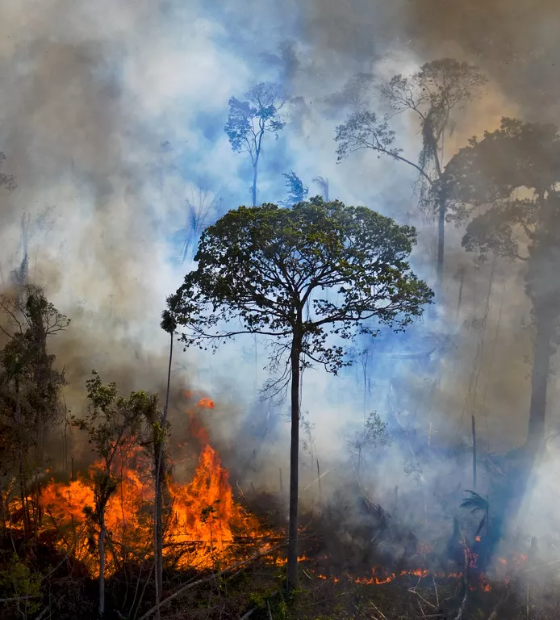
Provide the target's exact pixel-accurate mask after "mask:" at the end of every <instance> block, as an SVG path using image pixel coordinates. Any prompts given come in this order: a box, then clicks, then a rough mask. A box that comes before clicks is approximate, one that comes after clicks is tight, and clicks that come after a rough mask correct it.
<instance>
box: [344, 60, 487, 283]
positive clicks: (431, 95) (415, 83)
mask: <svg viewBox="0 0 560 620" xmlns="http://www.w3.org/2000/svg"><path fill="white" fill-rule="evenodd" d="M484 82H485V78H484V76H483V75H482V74H481V73H480V71H479V70H478V68H477V67H475V66H473V65H469V64H467V63H460V62H457V61H455V60H452V59H450V58H444V59H442V60H436V61H433V62H429V63H426V64H424V65H423V66H422V67H421V68H420V70H419V71H418V72H417V73H415V74H413V75H412V76H410V77H404V76H402V75H400V74H399V75H395V76H394V77H393V78H392V79H391V80H390V81H389V83H388V84H386V85H385V86H384V87H383V88H382V93H383V95H384V97H385V99H386V101H387V103H388V104H389V107H390V109H391V113H390V114H389V115H387V117H385V118H384V119H381V118H380V117H379V116H378V115H377V114H376V113H375V112H371V111H368V110H367V109H366V108H365V106H360V108H359V109H358V110H356V111H355V112H353V113H351V114H350V116H349V118H348V120H347V121H346V122H345V123H344V124H342V125H339V126H338V127H337V128H336V137H335V140H336V141H337V142H338V149H337V155H338V161H342V160H343V159H345V158H346V157H347V156H348V155H349V154H350V153H353V152H354V151H358V150H362V149H371V150H373V151H376V152H377V153H381V154H383V155H387V156H389V157H391V158H392V159H394V160H395V161H399V162H402V163H405V164H407V165H408V166H411V167H412V168H414V169H415V170H416V172H417V173H418V175H419V176H418V184H419V192H420V204H421V206H423V207H429V208H431V209H434V211H435V213H436V215H437V221H438V250H437V264H436V269H437V282H438V289H440V290H441V286H442V282H443V272H444V253H445V216H446V213H447V197H446V195H445V193H444V192H443V191H442V186H441V185H439V184H438V183H437V181H438V180H440V179H441V178H442V175H443V173H444V169H445V160H444V139H445V135H446V133H448V132H450V131H451V130H452V128H453V124H452V113H453V112H454V111H455V110H456V109H458V108H460V107H461V106H463V105H465V104H466V103H467V102H469V101H470V100H472V99H473V97H474V96H475V95H476V94H477V92H478V90H479V89H480V87H481V86H482V85H483V84H484ZM404 112H407V113H410V114H413V115H414V116H415V117H416V120H417V122H418V125H419V129H420V132H421V135H422V149H421V151H420V153H419V155H418V157H417V160H416V161H414V160H413V159H412V158H408V157H405V156H404V155H403V154H402V153H403V150H402V149H401V148H399V147H398V146H396V145H395V138H396V134H395V131H394V130H392V129H391V128H390V125H389V121H390V119H391V118H392V117H393V116H395V115H397V114H402V113H404Z"/></svg>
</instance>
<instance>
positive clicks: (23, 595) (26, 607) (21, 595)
mask: <svg viewBox="0 0 560 620" xmlns="http://www.w3.org/2000/svg"><path fill="white" fill-rule="evenodd" d="M42 581H43V576H42V575H41V573H38V572H32V571H31V569H30V568H29V566H27V564H24V563H23V562H22V561H21V560H20V559H19V557H18V556H17V555H16V554H15V553H14V554H13V556H12V560H11V562H10V563H9V564H8V565H7V568H6V569H4V570H2V571H0V589H1V591H2V594H3V596H4V597H5V598H17V599H19V600H16V601H12V602H9V603H3V604H4V605H8V606H10V607H12V608H13V610H14V612H15V613H16V614H17V615H18V616H19V617H21V618H28V617H30V616H32V615H33V614H35V613H37V612H38V611H39V609H40V608H41V582H42Z"/></svg>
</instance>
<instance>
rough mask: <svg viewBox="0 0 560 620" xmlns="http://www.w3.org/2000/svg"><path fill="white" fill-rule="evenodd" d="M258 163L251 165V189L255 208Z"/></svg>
mask: <svg viewBox="0 0 560 620" xmlns="http://www.w3.org/2000/svg"><path fill="white" fill-rule="evenodd" d="M258 168H259V162H258V160H257V161H255V163H254V164H253V187H252V188H251V193H252V198H253V207H256V206H257V174H258Z"/></svg>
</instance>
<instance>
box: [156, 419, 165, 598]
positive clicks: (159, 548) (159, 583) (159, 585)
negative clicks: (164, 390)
mask: <svg viewBox="0 0 560 620" xmlns="http://www.w3.org/2000/svg"><path fill="white" fill-rule="evenodd" d="M159 432H160V429H158V428H157V427H156V429H155V430H154V434H158V435H159ZM162 443H163V440H162V439H160V438H159V437H158V438H154V456H155V459H154V460H155V463H154V464H155V470H156V480H155V496H156V497H155V515H154V516H155V519H154V564H155V585H156V605H159V602H160V601H161V595H162V589H163V518H162V512H163V510H162V504H163V501H162V499H163V497H162V495H163V494H162V488H161V486H162V485H161V478H160V475H159V472H160V468H161V457H162V453H163V450H162V449H161V444H162Z"/></svg>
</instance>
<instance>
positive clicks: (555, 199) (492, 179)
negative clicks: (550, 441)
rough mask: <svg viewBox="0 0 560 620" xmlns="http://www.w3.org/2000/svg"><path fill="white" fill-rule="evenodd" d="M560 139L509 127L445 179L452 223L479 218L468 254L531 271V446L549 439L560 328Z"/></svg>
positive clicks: (547, 130)
mask: <svg viewBox="0 0 560 620" xmlns="http://www.w3.org/2000/svg"><path fill="white" fill-rule="evenodd" d="M559 182H560V136H559V135H558V132H557V129H556V127H555V126H553V125H544V124H531V123H523V122H522V121H520V120H517V119H509V118H504V119H502V122H501V125H500V128H499V129H497V130H496V131H493V132H485V134H484V136H483V138H482V139H481V140H478V139H476V138H473V139H472V140H470V142H469V146H467V147H465V148H463V149H461V150H460V151H459V153H457V155H455V157H454V158H453V159H452V160H451V161H450V162H449V164H448V166H447V169H446V172H445V175H444V176H443V177H442V179H441V185H442V187H443V191H444V192H445V193H446V195H447V196H448V199H449V206H450V209H451V213H450V216H451V217H453V218H455V219H456V220H457V221H459V222H462V221H464V220H466V219H467V217H469V216H472V219H471V221H470V222H469V224H468V226H467V229H466V233H465V236H464V238H463V246H464V247H465V248H466V249H467V250H470V251H478V252H480V253H481V254H482V255H485V254H486V253H488V252H492V253H494V254H496V255H499V256H503V257H506V258H508V259H519V260H521V261H523V262H525V263H526V265H527V269H526V271H525V285H526V292H527V295H528V297H529V299H530V300H531V302H532V306H533V308H532V311H533V312H532V313H533V319H534V327H535V343H534V350H533V370H532V395H531V413H530V421H529V440H530V441H540V440H541V439H542V437H543V433H544V421H545V412H546V391H547V381H548V376H549V372H550V357H551V354H552V352H553V351H554V347H555V346H556V342H557V339H558V328H559V321H560V276H558V274H560V249H559V248H560V230H559V228H558V222H560V194H559V193H558V189H557V188H558V183H559Z"/></svg>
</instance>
